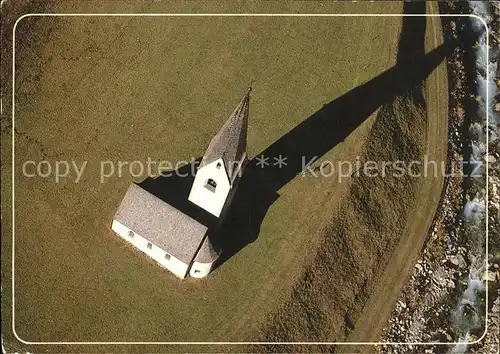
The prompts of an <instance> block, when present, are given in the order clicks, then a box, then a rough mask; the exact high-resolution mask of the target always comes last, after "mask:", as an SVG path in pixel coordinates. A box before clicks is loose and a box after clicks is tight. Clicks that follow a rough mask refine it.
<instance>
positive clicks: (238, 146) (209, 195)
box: [188, 88, 252, 217]
mask: <svg viewBox="0 0 500 354" xmlns="http://www.w3.org/2000/svg"><path fill="white" fill-rule="evenodd" d="M251 90H252V89H251V88H249V89H248V91H247V92H246V94H245V96H243V98H242V99H241V101H240V103H239V104H238V105H237V106H236V108H235V109H234V111H233V113H232V114H231V115H230V116H229V118H228V119H227V121H226V123H224V125H223V126H222V128H221V129H220V130H219V132H218V133H217V134H216V135H215V136H214V137H213V139H212V141H210V144H209V145H208V148H207V151H206V152H205V155H204V156H203V159H202V160H201V163H200V166H199V167H198V171H197V173H196V176H195V179H194V182H193V186H192V188H191V192H190V193H189V198H188V199H189V200H190V201H191V202H193V203H194V204H196V205H198V206H199V207H201V208H203V209H205V210H207V211H208V212H210V213H212V214H213V215H215V216H217V217H219V216H220V214H221V212H222V209H223V208H224V207H225V206H226V205H228V203H230V200H231V197H232V195H233V193H234V189H235V188H233V186H235V185H236V183H237V182H238V178H239V177H241V173H242V171H243V168H244V166H245V162H246V160H247V153H246V147H247V130H248V115H249V105H250V91H251Z"/></svg>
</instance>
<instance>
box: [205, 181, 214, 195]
mask: <svg viewBox="0 0 500 354" xmlns="http://www.w3.org/2000/svg"><path fill="white" fill-rule="evenodd" d="M205 188H206V189H208V190H209V191H210V192H214V193H215V188H217V183H216V182H215V181H214V180H213V179H211V178H209V179H207V182H206V183H205Z"/></svg>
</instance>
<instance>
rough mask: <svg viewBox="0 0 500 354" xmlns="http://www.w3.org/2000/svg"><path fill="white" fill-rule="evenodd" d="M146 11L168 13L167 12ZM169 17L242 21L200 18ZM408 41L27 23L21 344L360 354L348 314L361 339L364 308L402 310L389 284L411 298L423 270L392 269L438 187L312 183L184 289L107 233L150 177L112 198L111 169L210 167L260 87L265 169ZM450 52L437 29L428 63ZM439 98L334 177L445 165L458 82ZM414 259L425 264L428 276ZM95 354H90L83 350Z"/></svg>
mask: <svg viewBox="0 0 500 354" xmlns="http://www.w3.org/2000/svg"><path fill="white" fill-rule="evenodd" d="M59 6H60V8H56V10H59V12H63V11H64V10H67V9H66V8H64V7H63V6H64V5H59ZM88 6H89V8H85V9H83V11H93V12H100V11H115V12H123V11H127V12H134V11H146V10H145V8H144V7H143V6H144V5H140V4H137V5H130V4H124V3H115V4H114V5H112V4H111V3H108V4H106V3H104V2H103V3H99V4H94V5H93V6H94V7H92V6H91V5H88ZM134 6H137V8H134ZM246 6H247V7H248V8H247V9H246V11H249V12H309V11H313V10H314V12H332V13H342V12H344V13H361V12H365V13H372V12H377V13H391V12H393V13H401V12H402V4H399V3H396V2H386V3H378V4H364V5H361V4H349V3H340V4H333V3H331V4H323V5H322V7H321V8H319V7H315V8H312V7H311V6H312V5H310V4H300V3H297V4H292V3H290V4H286V3H284V4H283V5H277V4H260V5H257V4H251V5H246ZM259 6H260V7H259ZM429 8H430V7H429ZM311 9H312V10H311ZM148 11H150V12H154V11H158V12H165V11H166V10H165V9H164V8H162V7H161V4H153V5H151V7H150V8H148ZM168 11H172V12H175V11H191V12H204V11H207V12H226V11H236V10H235V8H234V6H230V5H226V6H215V5H208V4H207V5H203V6H201V5H198V7H196V6H195V5H192V6H191V5H189V4H184V3H183V4H182V5H177V6H174V7H171V8H169V10H168ZM434 11H435V10H434ZM401 25H402V19H401V18H398V17H392V18H382V17H331V18H329V17H326V18H314V17H304V18H302V17H301V18H290V17H279V18H271V17H229V18H216V17H203V18H192V17H189V18H179V17H176V18H174V17H155V18H145V17H127V18H110V17H108V18H102V17H101V18H100V17H86V18H71V17H62V18H54V17H51V18H38V19H35V18H33V17H30V18H26V19H24V20H22V21H21V22H20V24H19V26H18V31H19V33H20V36H21V37H20V39H19V41H20V42H19V43H18V51H17V52H16V56H17V58H16V87H15V88H16V107H15V108H16V111H15V127H16V133H15V160H16V165H15V166H14V167H15V169H14V173H15V181H14V182H15V221H16V224H15V328H16V331H17V334H18V335H19V336H20V337H21V338H22V339H24V340H27V341H82V342H85V341H152V342H155V341H256V340H271V341H274V340H290V341H294V340H301V341H302V340H311V341H317V340H328V341H344V340H346V338H347V337H348V335H349V333H350V332H351V330H352V328H351V327H352V326H351V325H349V324H346V317H345V316H346V313H347V316H348V317H350V320H349V321H352V323H361V322H362V321H361V322H358V321H357V319H358V318H359V317H360V316H371V315H373V313H370V312H369V311H368V310H366V309H365V310H363V306H364V305H365V304H366V302H367V301H374V302H375V303H376V302H377V301H379V300H380V299H383V298H384V297H385V293H386V291H389V290H388V289H384V284H386V285H387V284H393V285H394V284H399V283H398V282H404V279H405V275H406V273H405V272H404V271H402V269H403V268H404V267H406V265H405V264H404V262H403V263H401V262H398V261H394V262H393V263H391V262H392V261H391V255H392V251H393V250H395V249H396V250H397V249H398V247H399V246H398V245H399V242H403V241H408V242H409V243H410V244H413V245H418V242H420V241H415V240H423V237H424V236H425V233H426V229H425V225H427V224H428V222H429V220H430V219H431V218H432V216H433V213H434V212H433V208H434V207H435V205H434V204H433V203H434V202H435V201H436V200H437V198H438V197H439V191H440V183H441V182H440V181H438V182H436V180H432V181H431V180H424V179H422V180H420V179H418V180H412V181H394V180H391V181H385V180H383V181H382V180H372V179H371V180H364V179H354V180H343V181H342V183H339V182H338V180H337V178H336V176H337V175H336V174H334V175H333V176H332V178H311V177H304V178H303V177H297V178H295V179H294V180H293V181H291V182H290V183H288V184H287V185H286V186H284V187H283V188H282V189H281V190H280V191H279V193H280V198H279V199H278V201H277V202H276V203H274V204H273V205H272V206H271V208H270V209H269V211H268V213H267V214H266V216H265V219H264V221H263V223H262V225H261V231H260V234H259V236H258V238H257V240H256V241H255V242H253V243H252V244H250V245H248V246H246V247H245V248H243V249H242V250H241V251H240V252H239V253H237V254H236V255H235V256H234V257H232V258H231V259H229V260H228V261H227V262H226V263H224V264H223V265H222V266H221V267H220V268H218V269H217V270H216V271H215V272H214V273H213V274H212V275H211V276H209V277H208V278H207V279H205V280H202V281H199V280H194V279H188V280H186V281H182V282H181V281H179V280H177V279H176V278H174V277H173V276H172V275H170V274H169V273H167V272H166V271H163V270H162V269H160V268H159V267H157V266H156V265H155V264H153V263H152V262H150V261H149V260H148V259H146V258H145V257H143V256H142V255H140V254H137V253H136V252H135V251H134V250H132V249H131V248H130V247H128V246H127V245H125V244H124V243H123V242H122V241H120V239H119V238H118V237H117V236H116V235H114V234H113V232H112V231H111V228H110V226H111V221H112V217H113V214H114V212H115V211H116V209H117V207H118V205H119V203H120V201H121V198H122V197H123V195H124V193H125V191H126V189H127V187H128V185H129V183H130V182H132V181H136V182H139V181H142V180H144V179H145V178H146V176H145V175H143V176H140V177H135V178H134V177H132V176H130V175H129V174H128V173H124V175H123V176H122V177H121V178H119V177H118V176H114V177H112V178H109V179H107V180H106V181H105V183H100V178H99V174H100V171H99V169H100V162H101V161H107V160H109V161H113V162H115V163H117V162H118V161H133V160H139V161H143V162H145V161H146V159H147V158H148V157H150V158H151V159H153V160H169V161H173V162H175V161H179V160H189V159H190V158H192V157H194V158H197V157H199V156H201V155H203V152H204V149H205V148H206V146H207V145H208V142H209V141H210V139H211V137H212V136H213V135H214V134H215V133H216V132H217V130H218V129H219V128H220V126H221V125H222V124H223V122H224V121H225V119H226V118H227V116H228V115H229V113H230V112H231V110H232V109H233V107H234V106H235V105H236V104H237V103H238V101H239V99H240V98H241V96H242V94H243V93H244V92H245V89H246V87H247V86H248V85H249V83H250V82H251V81H252V80H255V83H254V90H253V92H252V102H251V109H250V114H251V117H250V122H249V124H250V125H249V132H248V153H249V155H250V156H254V155H255V154H257V153H259V152H260V151H262V150H264V149H265V148H266V147H267V146H269V145H270V144H272V143H273V142H274V141H276V140H277V139H279V138H280V137H281V136H283V135H284V134H285V133H287V132H288V131H290V130H291V129H292V128H294V127H295V126H296V125H297V124H299V123H300V122H302V121H303V120H305V119H306V118H308V117H309V116H311V115H312V114H313V113H314V112H316V111H317V110H319V109H321V108H322V107H323V105H325V104H328V103H329V102H331V101H332V100H334V99H336V98H337V97H340V96H342V95H343V94H345V93H347V92H349V91H350V90H352V89H354V88H356V87H358V86H360V85H362V84H364V83H366V82H368V81H370V80H371V79H372V78H374V77H376V76H377V75H379V74H381V73H382V72H384V71H386V70H388V69H390V68H391V67H393V66H394V65H395V64H396V62H397V54H398V41H399V39H400V38H399V35H400V32H401ZM441 40H442V39H441V29H440V23H439V20H437V19H436V20H435V21H434V20H432V21H431V20H430V21H428V22H427V28H426V45H425V47H426V51H430V50H432V49H434V48H435V47H437V46H438V45H439V44H440V43H441ZM423 92H424V93H425V99H426V105H425V106H424V107H416V106H415V102H414V101H412V99H406V98H401V97H399V98H397V97H396V98H394V99H393V100H392V101H390V102H389V103H387V104H386V105H385V106H384V108H383V109H382V110H379V111H377V112H374V114H371V116H370V117H369V118H368V119H366V120H365V121H364V122H363V123H362V124H360V126H359V127H357V128H356V129H355V130H354V131H353V132H352V133H351V134H350V135H349V136H348V137H347V138H346V139H345V140H344V141H343V142H341V143H339V144H337V145H336V146H335V147H334V148H333V149H331V150H330V151H329V152H328V153H327V154H326V155H324V156H323V158H324V159H328V160H330V161H341V160H342V161H354V160H355V159H356V157H357V156H362V157H363V159H368V158H370V159H374V160H380V159H388V158H394V157H397V158H402V159H404V158H409V157H412V158H413V157H416V158H418V157H420V156H422V155H423V154H424V153H429V154H430V155H432V156H434V157H435V158H438V159H443V158H444V156H445V153H446V151H445V148H444V149H443V147H442V146H443V145H442V142H441V140H440V139H442V138H443V136H445V133H446V113H447V112H446V108H447V105H446V95H447V91H446V76H445V68H444V66H443V65H441V66H440V67H439V69H438V70H436V71H435V72H434V73H433V74H432V75H431V76H430V77H429V79H428V80H427V81H426V84H425V85H424V87H423ZM366 99H367V100H368V99H369V97H366ZM363 101H364V98H363V97H361V99H360V102H359V104H360V105H362V104H363V103H364V102H363ZM400 118H401V120H399V119H400ZM411 118H414V120H411ZM343 119H345V120H348V119H349V117H348V116H347V117H344V118H343ZM408 119H410V120H408ZM9 120H10V117H7V118H5V117H2V138H3V139H2V157H3V166H4V168H3V169H2V177H3V182H2V187H3V195H2V196H3V198H2V206H3V212H2V217H3V220H2V221H3V223H2V231H3V234H4V237H3V238H2V245H3V246H4V247H3V252H2V255H3V256H4V257H3V259H4V262H3V263H2V275H3V279H4V282H3V284H2V286H3V291H4V292H5V291H7V290H8V291H10V290H11V287H10V284H7V283H6V282H5V280H6V279H8V280H9V282H10V279H11V277H10V270H11V269H10V260H11V259H10V258H11V257H10V250H11V247H12V243H11V238H10V235H11V233H12V224H11V219H10V218H11V214H10V211H9V210H10V208H11V206H12V205H11V203H10V193H11V192H12V190H11V182H12V181H11V177H10V176H11V172H12V170H11V169H12V166H11V161H10V154H11V151H12V150H11V146H10V142H11V135H10V134H11V133H10V129H11V127H10V126H9V122H8V121H9ZM436 127H438V128H439V129H437V128H436ZM444 146H445V145H444ZM407 147H408V148H409V150H405V149H406V148H407ZM410 147H412V148H410ZM27 160H34V161H41V160H48V161H51V162H54V161H56V160H68V161H73V160H74V161H76V162H77V163H79V164H80V163H82V162H83V161H88V165H87V167H86V169H85V172H84V174H83V176H82V179H81V180H80V181H79V183H73V179H71V178H67V179H66V180H63V181H62V182H61V183H54V180H53V179H50V178H46V179H44V178H26V177H24V176H23V175H22V170H21V165H22V163H23V162H24V161H27ZM69 177H75V175H74V174H71V175H70V176H69ZM422 190H425V191H426V192H425V193H423V196H421V195H420V194H419V191H422ZM424 197H425V198H424ZM414 214H418V219H419V222H418V223H417V224H414V219H415V217H414ZM235 237H237V235H235ZM402 240H403V241H402ZM412 240H413V241H412ZM414 241H415V242H414ZM413 242H414V243H413ZM401 247H402V249H404V250H406V252H407V253H408V255H409V257H410V260H411V257H414V256H415V250H410V249H409V248H411V247H406V248H405V247H404V246H401ZM417 248H418V247H417ZM417 251H418V250H417ZM7 261H9V262H7ZM400 263H401V264H400ZM391 264H392V266H391ZM398 264H399V265H398ZM386 267H389V268H386ZM410 267H411V265H410ZM387 269H389V270H387ZM391 276H392V277H394V276H395V277H396V278H397V282H396V283H394V282H392V283H391V281H389V280H390V279H392V278H391ZM380 277H382V278H381V279H382V280H381V281H380V282H381V283H380V282H379V281H378V279H379V278H380ZM384 277H386V278H387V277H388V278H387V279H386V278H384ZM388 279H389V280H388ZM380 284H381V285H380ZM394 286H396V285H394ZM399 286H400V285H399ZM392 288H393V286H392V285H391V286H390V291H392ZM372 293H373V294H378V295H377V298H376V299H370V294H372ZM391 296H392V295H391ZM389 298H390V297H389ZM5 301H7V300H5ZM6 304H7V305H6V306H7V308H11V305H12V303H11V302H10V301H7V303H6ZM373 308H377V307H376V305H374V307H373ZM363 311H365V312H363ZM366 311H368V312H366ZM385 311H386V312H387V309H386V310H385ZM388 311H389V312H390V306H389V308H388ZM4 316H7V317H4V318H6V319H8V320H10V315H4ZM382 316H384V315H382ZM385 316H387V314H385ZM280 323H284V325H283V326H281V327H280V325H278V324H280ZM374 325H375V324H374ZM381 325H383V323H382V324H380V323H379V324H376V326H378V327H380V326H381ZM359 328H362V325H360V327H359ZM359 338H362V339H361V340H363V336H362V335H361V337H359ZM56 348H59V350H64V349H61V348H65V347H56ZM80 348H85V350H88V347H84V346H82V347H79V346H75V347H73V350H81V349H80ZM97 348H99V347H92V349H91V350H98V349H97ZM144 348H145V347H143V348H142V349H141V350H146V349H144ZM147 348H149V349H148V350H149V351H153V350H157V348H158V347H154V348H156V349H151V348H150V347H147ZM162 348H163V349H162V350H164V351H165V350H172V348H177V350H186V349H179V348H178V347H162ZM135 349H137V347H132V346H122V347H116V351H118V350H128V351H131V350H135ZM205 349H206V347H205ZM261 349H262V348H261ZM266 349H267V350H274V349H276V348H275V347H266ZM48 350H54V347H48ZM201 350H203V348H202V349H201ZM235 350H238V348H236V349H235ZM240 350H241V348H240ZM257 350H258V349H257ZM318 350H319V349H318Z"/></svg>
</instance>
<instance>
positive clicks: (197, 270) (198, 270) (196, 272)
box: [189, 262, 213, 278]
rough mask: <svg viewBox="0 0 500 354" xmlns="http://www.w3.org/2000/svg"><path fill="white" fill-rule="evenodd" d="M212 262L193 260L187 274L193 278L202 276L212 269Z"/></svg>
mask: <svg viewBox="0 0 500 354" xmlns="http://www.w3.org/2000/svg"><path fill="white" fill-rule="evenodd" d="M212 265H213V263H198V262H193V265H192V266H191V269H190V270H189V275H190V276H192V277H193V278H204V277H206V276H207V275H208V273H210V270H212Z"/></svg>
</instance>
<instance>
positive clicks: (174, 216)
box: [114, 183, 208, 264]
mask: <svg viewBox="0 0 500 354" xmlns="http://www.w3.org/2000/svg"><path fill="white" fill-rule="evenodd" d="M114 219H115V220H116V221H118V222H120V223H121V224H123V225H125V226H127V227H128V228H129V229H130V230H132V231H134V232H135V233H137V234H139V235H140V236H142V237H144V238H145V239H147V240H148V241H149V242H151V243H153V244H155V245H156V246H158V247H161V248H162V249H163V250H165V252H168V253H169V254H171V255H172V256H174V257H175V258H177V259H180V260H181V261H182V262H184V263H186V264H190V263H191V261H192V260H193V258H194V256H195V255H196V252H197V250H198V248H200V244H201V243H202V242H203V241H204V237H205V236H206V234H207V229H208V228H207V226H205V225H203V224H201V223H200V222H198V221H196V220H195V219H193V218H191V217H190V216H188V215H186V214H184V213H183V212H181V211H179V210H177V209H176V208H174V207H173V206H171V205H170V204H167V203H165V202H164V201H162V200H161V199H159V198H157V197H155V196H154V195H152V194H151V193H149V192H147V191H146V190H144V189H142V188H141V187H139V186H138V185H136V184H134V183H132V184H131V185H130V187H129V188H128V190H127V193H126V194H125V197H124V198H123V201H122V203H121V205H120V207H119V208H118V210H117V212H116V214H115V217H114ZM202 249H204V248H203V247H202Z"/></svg>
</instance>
